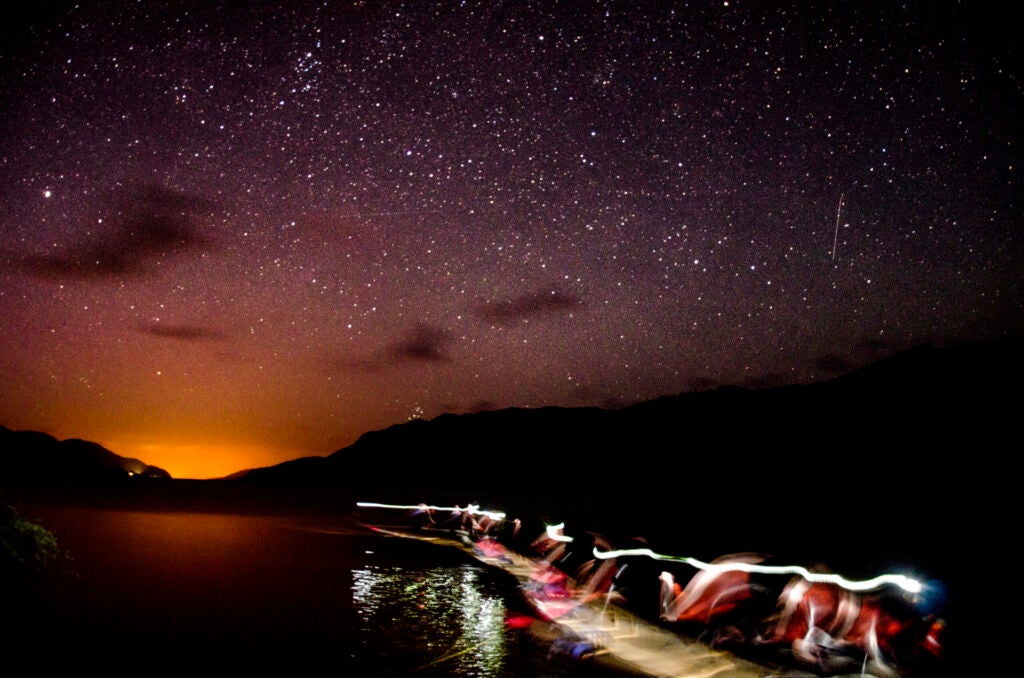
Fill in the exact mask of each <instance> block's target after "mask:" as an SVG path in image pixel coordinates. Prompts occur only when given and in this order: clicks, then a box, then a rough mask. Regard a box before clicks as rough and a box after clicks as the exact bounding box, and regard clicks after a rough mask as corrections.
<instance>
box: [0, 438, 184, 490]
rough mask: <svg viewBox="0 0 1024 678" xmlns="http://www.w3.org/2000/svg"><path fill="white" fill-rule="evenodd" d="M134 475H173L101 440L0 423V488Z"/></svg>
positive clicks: (166, 476)
mask: <svg viewBox="0 0 1024 678" xmlns="http://www.w3.org/2000/svg"><path fill="white" fill-rule="evenodd" d="M132 476H139V477H146V478H170V477H171V476H170V474H169V473H167V471H165V470H163V469H162V468H159V467H157V466H150V465H148V464H146V463H145V462H142V461H139V460H138V459H132V458H127V457H122V456H119V455H117V454H114V453H113V452H111V451H110V450H108V449H106V448H105V447H103V446H102V445H99V444H98V443H93V442H89V441H87V440H78V439H74V438H73V439H69V440H57V439H56V438H54V437H53V436H51V435H48V434H46V433H40V432H38V431H12V430H11V429H9V428H7V427H5V426H0V487H2V486H4V485H9V484H40V485H41V484H47V483H52V482H81V483H88V482H102V481H110V480H117V479H121V478H128V477H132Z"/></svg>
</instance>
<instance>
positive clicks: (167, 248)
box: [21, 184, 213, 279]
mask: <svg viewBox="0 0 1024 678" xmlns="http://www.w3.org/2000/svg"><path fill="white" fill-rule="evenodd" d="M212 207H213V205H212V203H211V202H210V201H208V200H206V199H204V198H201V197H199V196H194V195H190V194H187V193H182V192H179V191H173V190H171V189H168V188H165V187H162V186H158V185H156V184H140V185H137V186H133V187H130V188H128V189H126V190H124V191H123V192H121V193H119V194H118V195H116V196H115V198H114V199H113V200H112V201H111V203H110V204H109V205H108V206H107V208H108V210H109V211H110V213H111V214H113V215H115V216H114V217H113V218H111V219H110V226H109V228H108V229H107V230H101V231H96V232H93V233H92V234H91V236H90V237H89V238H88V239H86V240H84V241H81V242H79V243H76V244H75V245H73V246H71V247H68V248H66V249H64V250H62V251H60V252H56V253H47V254H27V255H24V256H22V257H21V266H22V268H23V270H25V271H27V272H28V273H30V274H33V275H37V276H41V277H45V278H93V279H102V278H110V277H122V276H137V275H145V274H148V273H151V272H153V271H154V270H155V268H156V265H157V263H158V262H159V261H161V260H164V259H167V258H169V257H172V256H176V255H180V254H183V253H186V252H190V251H200V250H203V249H205V248H207V247H209V246H210V241H209V240H208V239H207V238H206V237H204V236H203V235H202V234H201V233H200V230H199V221H200V218H201V217H202V216H203V215H204V214H207V213H209V212H210V210H211V209H212Z"/></svg>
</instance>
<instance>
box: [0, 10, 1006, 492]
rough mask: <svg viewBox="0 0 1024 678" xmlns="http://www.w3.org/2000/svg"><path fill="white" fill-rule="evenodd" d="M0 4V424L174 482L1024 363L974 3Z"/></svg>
mask: <svg viewBox="0 0 1024 678" xmlns="http://www.w3.org/2000/svg"><path fill="white" fill-rule="evenodd" d="M816 4H817V5H818V6H817V7H812V6H811V3H782V4H780V3H752V2H736V1H732V0H730V1H728V2H723V1H719V2H695V3H681V2H679V3H670V2H650V3H647V2H644V3H619V2H603V1H595V2H586V3H575V2H573V3H570V2H534V3H500V2H491V1H488V2H458V3H457V2H418V1H417V2H326V1H325V2H319V3H312V2H297V3H272V2H270V3H219V2H191V1H180V2H170V3H155V2H148V1H143V2H131V3H129V2H110V3H99V2H83V3H77V4H76V3H70V2H55V3H45V5H41V6H40V7H39V8H37V9H34V10H29V13H28V14H18V13H17V10H13V9H9V8H8V9H4V10H3V13H4V16H3V20H2V22H0V23H2V25H3V28H2V29H0V32H2V42H0V45H2V46H0V102H2V103H0V110H2V116H0V124H2V132H0V281H2V282H0V317H2V318H3V325H2V331H0V424H3V425H5V426H7V427H10V428H14V429H35V430H42V431H46V432H49V433H51V434H53V435H55V436H58V437H61V438H64V437H81V438H87V439H90V440H96V441H98V442H100V443H102V444H104V445H105V446H107V447H108V448H110V449H111V450H113V451H115V452H117V453H118V454H121V455H124V456H135V457H139V458H142V459H144V460H145V461H146V462H148V463H151V464H155V465H158V466H161V467H163V468H166V469H167V470H168V471H170V472H171V474H172V475H174V476H175V477H211V476H219V475H225V474H227V473H230V472H233V471H236V470H239V469H242V468H247V467H252V466H265V465H270V464H273V463H277V462H279V461H283V460H286V459H291V458H295V457H298V456H304V455H321V454H327V453H330V452H332V451H334V450H335V449H338V448H339V447H342V446H344V445H347V444H349V443H351V442H353V441H354V440H355V439H356V438H357V437H358V436H359V435H360V434H362V433H364V432H366V431H369V430H374V429H378V428H383V427H385V426H388V425H390V424H393V423H398V422H401V421H405V420H407V419H409V418H412V417H427V418H431V417H435V416H437V415H439V414H441V413H444V412H469V411H478V410H482V409H492V408H504V407H536V406H543V405H560V406H576V405H600V406H617V405H621V404H626V403H631V402H635V401H638V400H645V399H649V398H653V397H657V396H659V395H664V394H672V393H679V392H683V391H688V390H694V389H706V388H712V387H715V386H717V385H721V384H742V385H746V386H769V385H777V384H783V383H794V382H808V381H813V380H820V379H824V378H828V377H831V376H834V375H836V374H839V373H841V372H844V371H847V370H849V369H851V368H853V367H856V366H859V365H862V364H865V363H867V362H870V361H872V360H875V359H877V358H879V357H883V356H886V355H889V354H891V353H892V352H894V351H897V350H902V349H905V348H909V347H911V346H914V345H917V344H920V343H925V342H933V343H936V344H945V343H950V342H955V341H961V340H965V339H971V338H982V337H986V338H987V337H993V336H1003V335H1007V334H1019V333H1020V331H1021V329H1022V325H1024V322H1022V319H1024V312H1022V311H1024V308H1022V306H1024V297H1022V289H1021V272H1022V271H1024V248H1022V240H1021V181H1020V166H1021V165H1020V153H1021V147H1020V139H1021V135H1020V120H1021V119H1022V116H1021V102H1022V99H1024V97H1022V87H1021V81H1020V72H1019V70H1018V67H1017V64H1018V63H1019V57H1020V50H1019V39H1018V38H1017V37H1016V36H1015V35H1013V31H1012V30H1011V28H1010V26H1009V23H1010V22H1009V21H1008V17H1005V16H1000V15H997V14H995V13H993V12H994V11H995V9H994V8H993V7H989V6H985V7H976V6H971V5H970V4H965V3H954V2H945V1H943V2H937V3H903V4H901V3H882V2H877V3H876V2H868V3H847V4H843V3H830V2H829V3H816Z"/></svg>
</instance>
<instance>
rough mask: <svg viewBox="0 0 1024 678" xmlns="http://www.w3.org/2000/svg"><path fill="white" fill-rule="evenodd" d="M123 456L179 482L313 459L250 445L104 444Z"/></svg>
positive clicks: (185, 443)
mask: <svg viewBox="0 0 1024 678" xmlns="http://www.w3.org/2000/svg"><path fill="white" fill-rule="evenodd" d="M104 447H107V449H109V450H110V451H112V452H114V453H115V454H118V455H120V456H122V457H134V458H136V459H139V460H141V461H143V462H145V463H147V464H149V465H151V466H159V467H160V468H162V469H164V470H165V471H167V472H168V473H170V474H171V477H172V478H175V479H179V480H186V479H187V480H210V479H214V478H223V477H225V476H229V475H231V474H232V473H236V472H238V471H243V470H246V469H251V468H262V467H265V466H273V465H275V464H280V463H281V462H284V461H290V460H292V459H297V458H299V457H304V456H310V455H309V454H308V453H302V452H299V451H296V450H286V449H280V448H271V447H265V446H259V445H253V444H250V443H227V442H225V443H205V442H201V443H200V442H196V443H190V442H175V443H152V442H147V443H122V444H121V445H116V444H114V445H104Z"/></svg>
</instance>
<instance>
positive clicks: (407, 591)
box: [352, 564, 508, 678]
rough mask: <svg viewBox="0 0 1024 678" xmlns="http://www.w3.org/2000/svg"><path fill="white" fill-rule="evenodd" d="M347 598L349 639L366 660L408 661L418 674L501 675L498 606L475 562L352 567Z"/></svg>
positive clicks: (502, 634)
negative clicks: (351, 622)
mask: <svg viewBox="0 0 1024 678" xmlns="http://www.w3.org/2000/svg"><path fill="white" fill-rule="evenodd" d="M352 602H353V607H354V609H355V612H356V615H357V617H358V619H359V628H358V629H356V635H357V642H358V644H359V647H360V648H361V650H360V653H361V654H364V655H365V658H367V659H370V658H373V657H378V658H381V659H383V655H388V658H389V661H391V662H393V661H394V660H395V659H396V658H400V659H399V661H403V660H404V661H409V662H411V663H416V664H417V665H416V666H410V668H411V669H415V670H417V671H418V672H423V671H426V672H427V673H431V672H438V673H443V674H458V675H466V676H479V677H480V678H487V677H489V676H500V675H502V670H503V668H504V666H505V663H506V659H507V656H508V647H507V645H506V630H505V614H506V607H505V603H504V601H503V600H502V598H501V593H500V592H499V591H498V590H497V587H496V586H495V585H494V583H493V582H492V581H491V578H490V577H486V576H482V573H481V571H480V569H479V568H478V567H476V566H473V565H469V564H465V565H459V566H455V567H452V566H447V567H425V568H409V567H402V566H398V565H387V564H385V565H369V566H367V567H365V568H362V569H355V570H353V571H352ZM410 629H413V630H415V632H413V633H410ZM371 661H372V659H371Z"/></svg>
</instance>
